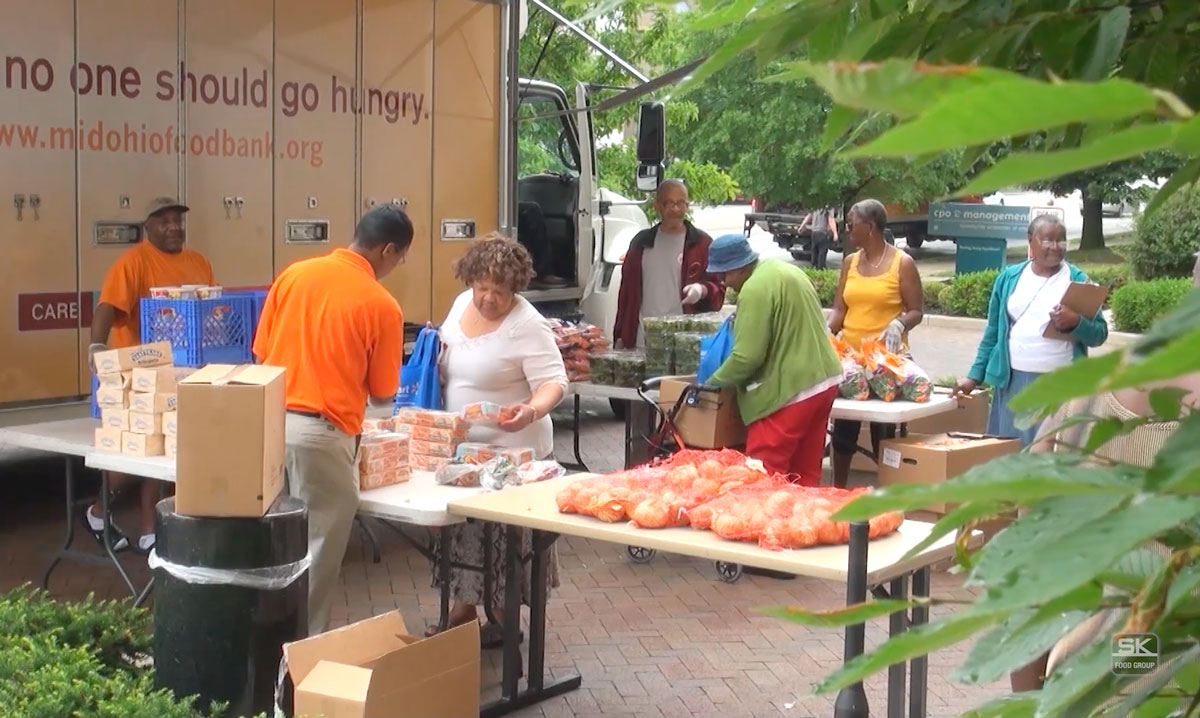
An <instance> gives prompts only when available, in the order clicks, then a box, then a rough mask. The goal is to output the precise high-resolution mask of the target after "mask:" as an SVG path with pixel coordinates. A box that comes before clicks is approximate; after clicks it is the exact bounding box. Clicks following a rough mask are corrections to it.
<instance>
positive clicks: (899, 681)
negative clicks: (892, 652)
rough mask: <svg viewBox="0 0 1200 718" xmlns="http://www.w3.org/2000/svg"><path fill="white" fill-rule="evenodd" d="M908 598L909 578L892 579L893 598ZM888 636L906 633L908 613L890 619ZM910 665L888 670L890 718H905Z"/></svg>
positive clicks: (893, 667) (898, 665)
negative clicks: (905, 698) (905, 690)
mask: <svg viewBox="0 0 1200 718" xmlns="http://www.w3.org/2000/svg"><path fill="white" fill-rule="evenodd" d="M907 597H908V576H907V575H905V576H900V577H898V578H895V579H892V587H891V598H893V599H894V600H897V601H903V600H904V599H905V598H907ZM889 623H890V625H889V626H888V636H889V637H891V638H895V637H896V636H898V635H900V634H901V633H904V629H905V628H906V627H907V624H908V611H896V612H895V613H893V614H892V615H891V617H890V618H889ZM907 669H908V665H907V664H906V663H897V664H896V665H894V666H891V667H890V668H888V702H887V714H888V718H904V689H905V684H904V680H905V678H906V675H907Z"/></svg>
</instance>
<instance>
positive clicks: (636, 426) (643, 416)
mask: <svg viewBox="0 0 1200 718" xmlns="http://www.w3.org/2000/svg"><path fill="white" fill-rule="evenodd" d="M653 412H654V410H653V409H652V408H650V407H649V406H647V405H646V404H645V403H643V402H630V405H629V411H627V412H625V468H627V469H629V468H633V467H634V466H640V465H642V464H644V463H646V462H647V461H649V460H650V447H649V445H648V443H647V438H646V437H648V436H649V435H650V434H651V432H652V431H653V429H652V428H651V424H652V423H653V419H652V418H651V415H652V414H653Z"/></svg>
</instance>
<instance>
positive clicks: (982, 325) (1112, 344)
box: [822, 309, 1142, 349]
mask: <svg viewBox="0 0 1200 718" xmlns="http://www.w3.org/2000/svg"><path fill="white" fill-rule="evenodd" d="M822 312H823V313H824V314H825V318H826V319H828V318H829V315H830V314H832V313H833V310H832V309H823V310H822ZM920 327H930V328H933V329H959V330H962V331H968V332H974V333H977V334H983V331H984V329H987V320H986V319H974V318H972V317H954V316H950V315H948V314H926V315H925V318H924V319H922V320H921V324H920V325H919V326H918V327H917V329H914V330H913V331H918V330H919V329H920ZM1141 338H1142V335H1141V334H1132V333H1130V332H1109V333H1108V341H1106V342H1105V343H1104V347H1103V348H1104V349H1121V348H1125V347H1128V346H1132V345H1133V344H1134V343H1135V342H1137V341H1138V340H1139V339H1141Z"/></svg>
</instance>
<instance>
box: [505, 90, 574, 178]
mask: <svg viewBox="0 0 1200 718" xmlns="http://www.w3.org/2000/svg"><path fill="white" fill-rule="evenodd" d="M561 109H564V108H562V107H560V106H559V105H558V103H556V102H554V101H553V100H552V99H551V98H549V97H539V96H536V95H526V96H525V97H524V98H523V99H522V101H521V107H520V110H519V111H518V113H517V115H518V118H519V120H518V123H517V165H518V168H519V170H518V172H519V176H520V177H528V176H530V175H535V174H543V173H547V172H554V173H556V174H568V175H572V176H575V175H578V174H579V161H578V159H577V157H576V150H575V144H576V143H575V138H574V137H573V136H571V131H570V129H569V128H570V125H569V124H568V123H567V122H566V118H565V117H543V118H540V119H536V120H531V119H529V118H530V117H533V116H535V115H539V114H542V113H546V112H555V111H557V110H561Z"/></svg>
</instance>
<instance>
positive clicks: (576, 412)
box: [571, 394, 588, 473]
mask: <svg viewBox="0 0 1200 718" xmlns="http://www.w3.org/2000/svg"><path fill="white" fill-rule="evenodd" d="M579 403H580V399H579V395H578V394H576V395H575V401H574V407H573V409H572V411H571V442H572V448H573V449H574V451H575V464H576V466H578V468H579V469H580V470H582V471H584V472H585V473H586V472H587V471H588V467H587V464H585V463H584V461H583V455H582V454H581V453H580V450H579V425H580V423H581V422H580V421H579V416H580V409H579Z"/></svg>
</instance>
